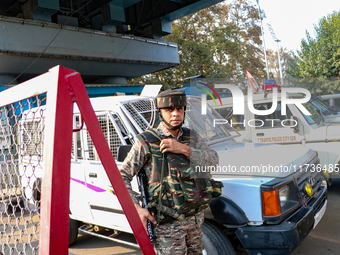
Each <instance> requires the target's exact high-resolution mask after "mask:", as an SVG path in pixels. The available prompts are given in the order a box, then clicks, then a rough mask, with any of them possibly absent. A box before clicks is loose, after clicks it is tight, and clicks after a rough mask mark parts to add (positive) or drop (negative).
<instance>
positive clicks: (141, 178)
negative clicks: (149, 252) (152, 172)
mask: <svg viewBox="0 0 340 255" xmlns="http://www.w3.org/2000/svg"><path fill="white" fill-rule="evenodd" d="M137 181H138V186H139V191H140V193H141V196H142V206H143V208H145V207H146V206H147V204H148V197H147V193H146V189H147V185H148V180H147V177H146V173H145V170H144V169H143V168H142V169H141V170H140V171H139V172H138V174H137ZM148 211H150V210H149V209H148ZM147 231H148V236H149V238H150V241H151V243H154V242H155V241H156V234H155V230H154V228H153V224H152V222H151V221H150V220H148V222H147Z"/></svg>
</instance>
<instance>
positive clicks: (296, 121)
mask: <svg viewBox="0 0 340 255" xmlns="http://www.w3.org/2000/svg"><path fill="white" fill-rule="evenodd" d="M291 118H292V119H293V120H295V121H294V124H295V123H296V126H294V127H292V129H293V132H294V133H299V131H300V129H299V119H298V118H297V117H296V116H292V117H291Z"/></svg>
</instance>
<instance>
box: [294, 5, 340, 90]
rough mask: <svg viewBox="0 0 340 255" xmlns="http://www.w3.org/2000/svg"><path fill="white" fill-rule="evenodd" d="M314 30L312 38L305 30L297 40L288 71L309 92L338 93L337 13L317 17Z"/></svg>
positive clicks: (339, 33) (339, 46)
mask: <svg viewBox="0 0 340 255" xmlns="http://www.w3.org/2000/svg"><path fill="white" fill-rule="evenodd" d="M314 30H315V38H313V37H312V36H311V35H310V34H309V33H308V32H306V39H303V40H302V41H301V44H300V48H301V49H300V50H299V51H297V55H294V60H295V62H292V63H291V65H290V70H289V73H290V74H291V75H292V76H293V77H296V78H300V79H299V81H300V83H301V84H302V85H305V86H306V87H307V88H308V89H310V91H311V92H314V93H326V94H329V93H334V92H339V91H340V87H339V86H338V84H339V82H338V79H339V78H340V77H339V76H340V75H339V72H340V12H333V13H332V14H330V15H328V16H327V17H323V18H322V19H320V20H319V24H318V26H316V25H315V26H314ZM310 78H313V80H312V79H310ZM308 83H309V84H310V85H308Z"/></svg>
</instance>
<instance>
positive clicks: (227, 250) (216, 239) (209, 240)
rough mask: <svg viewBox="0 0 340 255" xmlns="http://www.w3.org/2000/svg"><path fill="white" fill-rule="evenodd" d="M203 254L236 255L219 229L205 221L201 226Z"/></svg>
mask: <svg viewBox="0 0 340 255" xmlns="http://www.w3.org/2000/svg"><path fill="white" fill-rule="evenodd" d="M202 231H203V246H204V254H207V255H216V254H218V255H236V253H235V250H234V248H233V246H232V244H231V243H230V241H229V239H228V237H227V236H226V235H225V234H224V233H223V232H222V230H221V229H220V228H218V227H217V226H215V225H214V224H212V223H210V222H207V221H205V222H204V223H203V224H202Z"/></svg>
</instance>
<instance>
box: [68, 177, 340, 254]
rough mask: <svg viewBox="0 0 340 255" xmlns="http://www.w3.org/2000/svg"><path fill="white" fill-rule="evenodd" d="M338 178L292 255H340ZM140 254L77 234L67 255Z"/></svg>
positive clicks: (134, 250) (105, 241)
mask: <svg viewBox="0 0 340 255" xmlns="http://www.w3.org/2000/svg"><path fill="white" fill-rule="evenodd" d="M119 237H120V238H122V239H124V240H127V239H130V240H131V241H133V240H134V238H133V236H132V235H127V234H121V236H118V237H117V238H119ZM339 237H340V179H334V180H333V183H332V186H331V187H329V190H328V204H327V210H326V213H325V215H324V217H323V218H322V219H321V221H320V222H319V224H318V225H317V226H316V228H315V229H314V230H313V231H312V232H311V233H310V234H309V235H308V237H307V238H306V239H305V240H304V241H303V242H302V244H301V245H300V246H298V247H297V248H296V249H295V250H294V251H293V253H292V255H333V254H334V255H338V254H340V238H339ZM99 254H100V255H113V254H122V255H123V254H124V255H141V254H142V253H141V251H140V250H139V249H138V248H133V247H129V246H127V245H123V244H119V243H115V242H112V241H109V240H105V239H101V238H98V237H93V236H89V235H86V234H79V236H78V240H77V242H76V243H74V244H73V245H72V246H71V247H70V248H69V255H99Z"/></svg>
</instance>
